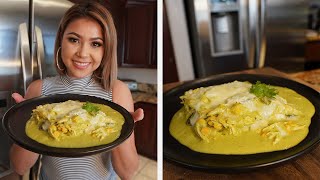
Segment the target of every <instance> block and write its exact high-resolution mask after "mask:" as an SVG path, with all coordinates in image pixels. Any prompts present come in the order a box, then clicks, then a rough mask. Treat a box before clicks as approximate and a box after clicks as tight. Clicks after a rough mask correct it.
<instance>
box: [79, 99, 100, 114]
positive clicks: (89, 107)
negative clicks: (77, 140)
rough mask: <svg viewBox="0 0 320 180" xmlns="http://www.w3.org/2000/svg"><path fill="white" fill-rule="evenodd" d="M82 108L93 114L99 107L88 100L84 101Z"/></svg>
mask: <svg viewBox="0 0 320 180" xmlns="http://www.w3.org/2000/svg"><path fill="white" fill-rule="evenodd" d="M82 109H84V110H86V111H87V112H88V113H89V114H91V115H93V116H95V115H96V114H97V112H98V111H99V110H100V108H99V107H98V106H96V105H94V104H92V103H90V102H86V103H85V104H84V105H83V106H82Z"/></svg>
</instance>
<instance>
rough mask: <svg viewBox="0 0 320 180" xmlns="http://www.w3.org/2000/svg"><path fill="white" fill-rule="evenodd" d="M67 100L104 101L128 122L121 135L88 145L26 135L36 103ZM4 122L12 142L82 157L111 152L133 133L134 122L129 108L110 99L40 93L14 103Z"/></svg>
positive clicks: (51, 154)
mask: <svg viewBox="0 0 320 180" xmlns="http://www.w3.org/2000/svg"><path fill="white" fill-rule="evenodd" d="M67 100H79V101H82V102H86V101H89V102H93V103H99V104H105V105H107V106H109V107H111V108H113V109H114V110H116V111H118V112H119V113H121V114H122V115H123V117H124V118H125V122H124V124H123V126H122V129H121V134H120V137H119V138H118V139H116V140H115V141H113V142H111V143H109V144H106V145H100V146H94V147H88V148H55V147H49V146H46V145H44V144H40V143H38V142H36V141H34V140H32V139H31V138H29V137H28V136H27V135H26V133H25V125H26V122H27V121H28V120H29V119H30V117H31V112H32V110H33V109H35V108H36V106H38V105H43V104H48V103H58V102H64V101H67ZM2 125H3V127H4V130H5V132H6V133H7V134H8V135H9V136H10V137H11V138H12V139H13V141H14V142H15V143H17V144H18V145H20V146H22V147H23V148H25V149H28V150H30V151H33V152H36V153H39V154H44V155H49V156H59V157H80V156H87V155H92V154H96V153H99V152H103V151H109V150H111V149H112V148H114V147H116V146H118V145H119V144H121V143H122V142H123V141H125V140H126V139H127V138H128V137H129V136H130V135H131V133H132V132H133V128H134V121H133V118H132V116H131V114H130V113H129V112H128V111H127V110H126V109H124V108H123V107H121V106H120V105H118V104H115V103H113V102H111V101H107V100H104V99H101V98H97V97H93V96H86V95H77V94H65V95H50V96H41V97H37V98H33V99H28V100H25V101H23V102H21V103H18V104H16V105H14V106H12V107H11V108H10V109H9V110H8V111H7V112H6V113H5V115H4V117H3V119H2Z"/></svg>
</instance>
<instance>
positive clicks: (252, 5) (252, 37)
mask: <svg viewBox="0 0 320 180" xmlns="http://www.w3.org/2000/svg"><path fill="white" fill-rule="evenodd" d="M257 1H258V0H253V1H251V0H246V5H247V6H248V19H249V22H248V65H249V67H250V68H255V67H256V63H255V59H256V51H257V36H258V34H257V33H258V32H257V30H258V29H257V24H258V17H257V14H258V9H257V7H258V4H257Z"/></svg>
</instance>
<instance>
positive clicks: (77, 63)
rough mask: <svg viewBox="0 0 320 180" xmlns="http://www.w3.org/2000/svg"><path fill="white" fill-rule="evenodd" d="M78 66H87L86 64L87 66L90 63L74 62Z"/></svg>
mask: <svg viewBox="0 0 320 180" xmlns="http://www.w3.org/2000/svg"><path fill="white" fill-rule="evenodd" d="M74 63H75V64H76V65H77V66H82V67H85V66H87V65H89V63H88V62H84V63H82V62H74Z"/></svg>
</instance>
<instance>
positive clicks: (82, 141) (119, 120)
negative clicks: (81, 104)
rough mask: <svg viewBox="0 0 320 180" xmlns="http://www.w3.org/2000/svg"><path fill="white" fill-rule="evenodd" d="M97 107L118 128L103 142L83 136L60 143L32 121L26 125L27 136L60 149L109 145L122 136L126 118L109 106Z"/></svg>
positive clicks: (66, 138) (87, 135) (69, 138)
mask: <svg viewBox="0 0 320 180" xmlns="http://www.w3.org/2000/svg"><path fill="white" fill-rule="evenodd" d="M95 105H96V106H99V108H100V110H101V111H102V112H104V113H105V114H106V115H107V116H110V117H112V119H113V120H114V121H116V123H115V124H116V126H115V127H114V129H116V130H117V131H116V132H113V133H110V134H109V135H108V136H106V137H105V138H104V139H102V140H101V141H100V140H99V139H98V138H95V137H92V136H91V135H89V134H83V135H79V136H73V137H71V136H65V137H64V138H63V139H61V140H59V141H58V140H55V139H54V138H53V137H51V136H50V135H49V134H48V133H47V132H46V131H43V130H41V129H40V128H39V125H37V124H36V123H35V121H31V120H29V121H28V122H27V124H26V134H27V136H29V137H30V138H31V139H33V140H35V141H37V142H39V143H41V144H45V145H47V146H51V147H59V148H85V147H93V146H99V145H104V144H109V143H111V142H113V141H115V140H116V139H118V138H119V136H120V134H121V128H122V125H123V123H124V117H123V116H122V115H121V114H120V113H119V112H118V111H116V110H114V109H112V108H111V107H109V106H106V105H102V104H95Z"/></svg>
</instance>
